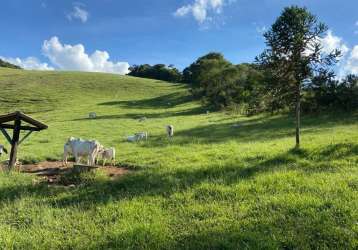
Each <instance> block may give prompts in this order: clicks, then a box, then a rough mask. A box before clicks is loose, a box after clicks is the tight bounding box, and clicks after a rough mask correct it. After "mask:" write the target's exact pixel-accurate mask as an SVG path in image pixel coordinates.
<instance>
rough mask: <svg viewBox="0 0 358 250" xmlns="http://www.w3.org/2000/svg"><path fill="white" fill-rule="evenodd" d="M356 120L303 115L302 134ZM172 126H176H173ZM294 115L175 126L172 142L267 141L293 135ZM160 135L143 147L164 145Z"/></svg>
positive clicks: (351, 122) (182, 143)
mask: <svg viewBox="0 0 358 250" xmlns="http://www.w3.org/2000/svg"><path fill="white" fill-rule="evenodd" d="M356 122H357V121H356V120H355V118H354V117H352V118H351V119H341V118H340V117H339V116H337V117H335V118H332V117H330V116H327V117H322V118H319V119H318V118H316V117H311V116H306V117H303V124H302V136H305V135H307V134H315V133H317V132H318V131H323V130H327V129H331V128H333V127H334V126H338V125H348V124H354V123H356ZM174 126H175V125H174ZM294 128H295V123H294V118H293V117H292V116H289V115H281V116H274V117H270V116H262V117H259V118H254V119H250V120H247V121H239V122H231V123H221V124H216V123H215V124H208V125H203V126H198V127H194V128H190V129H186V130H180V128H179V129H177V130H176V132H175V137H174V138H173V140H172V141H171V144H173V145H186V144H190V143H202V144H207V143H221V142H225V141H227V140H236V141H238V142H255V141H269V140H275V139H281V138H285V137H292V136H294V135H295V129H294ZM167 145H168V144H167V143H164V142H163V140H162V138H160V137H153V138H152V139H151V140H149V141H148V143H146V144H143V147H165V146H167Z"/></svg>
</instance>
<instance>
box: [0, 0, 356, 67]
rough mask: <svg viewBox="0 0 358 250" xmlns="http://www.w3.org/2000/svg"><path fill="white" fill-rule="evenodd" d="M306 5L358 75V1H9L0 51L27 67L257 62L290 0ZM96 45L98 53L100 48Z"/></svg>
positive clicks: (4, 6) (345, 63) (1, 27)
mask: <svg viewBox="0 0 358 250" xmlns="http://www.w3.org/2000/svg"><path fill="white" fill-rule="evenodd" d="M292 4H295V5H299V6H306V7H308V8H309V9H310V11H311V12H312V13H314V14H316V15H317V16H318V17H319V19H320V20H321V21H323V22H325V23H326V24H327V25H328V26H329V28H330V30H331V33H330V37H327V40H326V46H328V47H329V48H331V47H332V48H333V47H339V48H344V51H345V52H346V53H345V57H344V58H343V61H342V63H341V65H340V67H341V69H342V70H344V71H345V72H348V71H349V72H353V73H355V72H356V73H358V46H357V47H355V46H356V45H358V11H357V10H358V1H357V0H341V1H337V0H150V1H149V0H131V1H126V0H89V1H84V0H83V1H65V0H62V1H54V0H52V1H50V0H3V1H2V4H1V8H0V15H1V17H2V22H0V30H1V46H0V57H1V58H3V59H7V60H9V61H11V62H14V63H17V64H19V65H22V66H23V67H25V68H28V69H62V70H84V71H103V72H122V73H125V71H126V70H127V68H128V65H132V64H142V63H150V64H155V63H165V64H174V65H175V66H177V67H179V68H180V69H183V68H184V67H186V66H187V65H189V64H190V63H191V62H193V61H194V60H195V59H197V58H198V57H199V56H201V55H204V54H205V53H208V52H210V51H218V52H222V53H223V54H224V55H225V57H227V58H228V59H229V60H231V61H232V62H234V63H241V62H252V61H253V60H254V58H255V56H256V55H258V54H259V53H260V52H261V51H262V50H263V49H264V47H265V43H264V40H263V38H262V34H261V33H262V31H263V30H265V29H266V28H268V27H269V26H270V25H271V24H272V23H273V22H274V20H275V19H276V18H277V16H278V15H279V14H280V12H281V11H282V9H283V8H284V7H285V6H289V5H292ZM95 51H98V52H96V53H95Z"/></svg>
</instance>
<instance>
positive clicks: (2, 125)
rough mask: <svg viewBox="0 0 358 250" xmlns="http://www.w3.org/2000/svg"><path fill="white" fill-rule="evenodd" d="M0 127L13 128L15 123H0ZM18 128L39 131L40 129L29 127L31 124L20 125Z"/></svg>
mask: <svg viewBox="0 0 358 250" xmlns="http://www.w3.org/2000/svg"><path fill="white" fill-rule="evenodd" d="M0 128H6V129H15V125H12V124H0ZM20 130H29V131H40V130H41V129H40V128H35V127H31V126H20Z"/></svg>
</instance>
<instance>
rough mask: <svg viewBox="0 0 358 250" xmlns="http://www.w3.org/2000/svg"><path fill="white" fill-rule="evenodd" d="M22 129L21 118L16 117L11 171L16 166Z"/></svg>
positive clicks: (10, 164) (12, 142)
mask: <svg viewBox="0 0 358 250" xmlns="http://www.w3.org/2000/svg"><path fill="white" fill-rule="evenodd" d="M20 127H21V120H20V117H19V116H16V120H15V127H14V133H13V136H12V141H11V152H10V161H9V170H11V169H12V168H13V167H14V166H15V164H16V156H17V148H18V146H19V139H20V131H21V130H20Z"/></svg>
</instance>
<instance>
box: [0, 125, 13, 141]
mask: <svg viewBox="0 0 358 250" xmlns="http://www.w3.org/2000/svg"><path fill="white" fill-rule="evenodd" d="M0 131H1V133H2V134H3V135H4V136H5V138H6V140H7V141H8V142H9V144H10V145H11V137H10V135H9V134H8V133H7V131H6V130H5V129H4V128H1V127H0Z"/></svg>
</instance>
